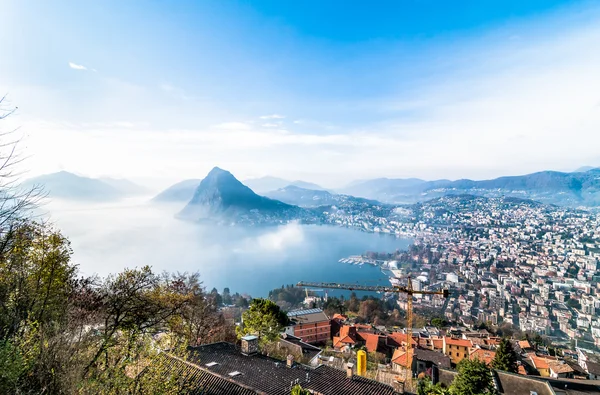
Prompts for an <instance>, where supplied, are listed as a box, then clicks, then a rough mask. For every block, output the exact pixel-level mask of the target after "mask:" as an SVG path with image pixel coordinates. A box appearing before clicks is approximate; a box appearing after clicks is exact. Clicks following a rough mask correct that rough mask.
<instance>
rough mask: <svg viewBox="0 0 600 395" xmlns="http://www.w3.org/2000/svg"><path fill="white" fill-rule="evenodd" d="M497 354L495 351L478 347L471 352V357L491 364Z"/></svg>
mask: <svg viewBox="0 0 600 395" xmlns="http://www.w3.org/2000/svg"><path fill="white" fill-rule="evenodd" d="M495 356H496V352H495V351H490V350H484V349H482V348H478V349H477V350H474V351H473V352H471V354H469V359H479V360H480V361H482V362H485V363H486V365H490V364H491V363H492V361H493V360H494V357H495Z"/></svg>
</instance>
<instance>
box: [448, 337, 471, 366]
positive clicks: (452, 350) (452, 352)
mask: <svg viewBox="0 0 600 395" xmlns="http://www.w3.org/2000/svg"><path fill="white" fill-rule="evenodd" d="M443 340H444V343H443V344H444V355H447V356H448V357H450V360H451V361H452V363H453V364H455V365H457V364H458V363H459V362H460V361H462V360H463V359H465V358H468V357H469V351H470V350H471V348H472V347H473V342H471V340H464V339H455V338H452V337H447V336H444V337H443Z"/></svg>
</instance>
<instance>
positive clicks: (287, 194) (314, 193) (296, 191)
mask: <svg viewBox="0 0 600 395" xmlns="http://www.w3.org/2000/svg"><path fill="white" fill-rule="evenodd" d="M266 196H267V197H269V198H271V199H277V200H280V201H282V202H284V203H288V204H292V205H296V206H300V207H306V208H310V207H313V208H314V207H320V206H332V205H340V204H343V203H347V202H354V203H368V204H374V205H377V204H380V203H379V202H376V201H373V200H368V199H364V198H358V197H354V196H350V195H342V194H333V193H330V192H327V191H319V190H313V189H306V188H301V187H298V186H295V185H289V186H287V187H285V188H281V189H278V190H276V191H271V192H269V193H267V194H266Z"/></svg>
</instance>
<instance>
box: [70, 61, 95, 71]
mask: <svg viewBox="0 0 600 395" xmlns="http://www.w3.org/2000/svg"><path fill="white" fill-rule="evenodd" d="M69 67H70V68H72V69H74V70H87V69H88V68H87V67H85V66H83V65H80V64H76V63H73V62H69ZM93 71H96V70H93Z"/></svg>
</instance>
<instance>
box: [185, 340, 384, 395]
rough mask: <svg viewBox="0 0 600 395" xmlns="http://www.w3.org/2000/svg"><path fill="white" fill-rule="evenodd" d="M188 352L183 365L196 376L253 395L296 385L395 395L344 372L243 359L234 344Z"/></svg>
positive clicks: (332, 392) (280, 393)
mask: <svg viewBox="0 0 600 395" xmlns="http://www.w3.org/2000/svg"><path fill="white" fill-rule="evenodd" d="M188 350H189V355H188V357H187V362H188V363H189V366H193V368H195V369H197V370H198V371H199V372H198V374H206V373H209V374H210V375H213V376H215V377H218V378H222V379H225V380H229V381H230V382H234V383H236V384H238V385H239V386H241V387H243V388H249V389H252V390H254V391H255V392H254V393H256V392H258V393H266V394H273V395H288V394H289V392H290V388H291V386H292V385H293V384H295V383H297V384H300V385H301V386H302V387H303V388H305V389H309V390H313V391H316V392H319V393H321V394H323V395H337V394H340V395H342V394H365V395H380V394H381V395H393V394H396V392H395V391H394V389H393V388H392V387H391V386H388V385H385V384H382V383H379V382H377V381H373V380H369V379H366V378H364V377H359V376H354V377H353V378H352V379H349V378H347V377H346V372H344V371H342V370H337V369H333V368H330V367H328V366H319V367H317V368H310V367H307V366H304V365H299V364H296V365H294V367H293V368H288V367H286V363H285V361H280V360H277V359H274V358H270V357H267V356H264V355H261V354H255V355H251V356H244V355H242V354H241V353H240V351H239V349H238V348H237V347H236V346H235V345H234V344H230V343H224V342H221V343H214V344H209V345H205V346H199V347H189V348H188ZM208 361H211V362H216V363H217V364H216V365H213V366H211V367H207V366H206V365H205V364H206V362H208ZM232 372H238V374H236V375H235V376H229V375H230V374H231V373H232ZM215 380H216V379H215ZM209 393H210V392H209ZM221 393H223V394H229V393H232V394H237V392H219V394H221ZM215 394H216V393H215ZM243 394H244V395H245V394H246V393H243Z"/></svg>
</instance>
